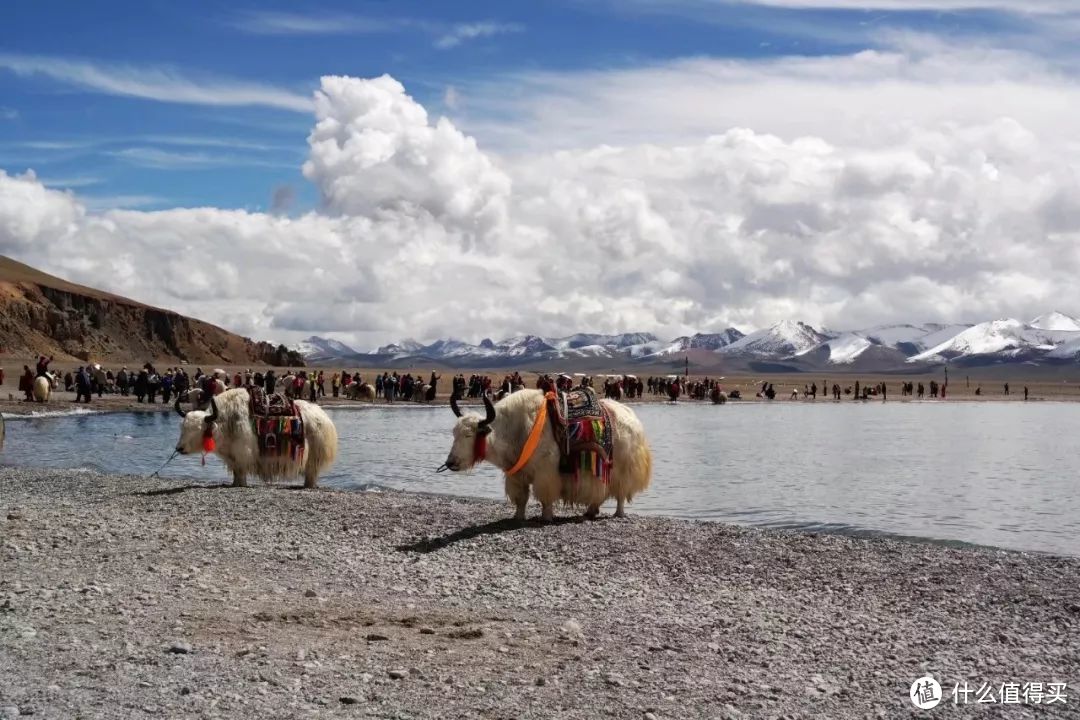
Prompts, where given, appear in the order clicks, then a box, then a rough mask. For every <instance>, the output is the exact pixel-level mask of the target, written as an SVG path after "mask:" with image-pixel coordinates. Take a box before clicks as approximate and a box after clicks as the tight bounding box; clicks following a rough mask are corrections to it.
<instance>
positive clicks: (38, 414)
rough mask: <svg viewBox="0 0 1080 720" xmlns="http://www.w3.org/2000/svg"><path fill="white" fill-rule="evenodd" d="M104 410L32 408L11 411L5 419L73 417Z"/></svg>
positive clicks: (99, 413)
mask: <svg viewBox="0 0 1080 720" xmlns="http://www.w3.org/2000/svg"><path fill="white" fill-rule="evenodd" d="M103 412H104V411H102V410H89V409H87V408H71V409H70V410H31V411H30V412H28V413H11V414H8V415H5V416H4V419H5V420H30V419H33V418H50V417H72V416H75V415H102V414H103Z"/></svg>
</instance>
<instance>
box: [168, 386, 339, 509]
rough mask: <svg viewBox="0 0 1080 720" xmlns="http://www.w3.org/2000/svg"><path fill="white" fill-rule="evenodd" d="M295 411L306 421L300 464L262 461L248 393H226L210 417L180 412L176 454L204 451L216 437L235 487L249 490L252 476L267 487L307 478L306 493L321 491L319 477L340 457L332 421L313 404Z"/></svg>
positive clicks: (278, 459) (214, 399) (300, 404)
mask: <svg viewBox="0 0 1080 720" xmlns="http://www.w3.org/2000/svg"><path fill="white" fill-rule="evenodd" d="M295 407H296V410H297V411H298V412H299V413H300V417H301V418H302V419H303V421H304V452H303V456H302V457H301V458H300V459H299V460H294V459H292V458H291V457H289V456H288V455H280V456H264V455H262V454H261V453H260V452H259V441H258V438H257V437H256V435H255V428H254V426H253V423H252V416H251V396H250V395H249V394H248V391H247V390H244V389H243V388H237V389H234V390H227V391H225V392H224V393H222V394H221V395H218V396H216V397H212V398H210V411H209V412H206V411H203V410H192V411H190V412H186V413H185V412H184V411H183V410H181V409H180V400H179V398H177V400H176V404H175V408H176V412H177V413H179V414H180V416H181V417H183V418H184V422H183V424H182V425H181V427H180V439H179V440H178V441H177V443H176V451H177V452H178V453H180V454H181V455H188V454H194V453H199V452H203V451H205V446H204V438H205V437H206V435H207V433H209V435H210V436H211V437H213V452H216V453H217V454H218V456H219V457H220V458H221V459H222V461H223V462H224V463H225V465H226V466H227V467H228V468H229V471H230V472H232V475H233V487H247V478H248V476H249V475H254V476H256V477H259V478H261V479H262V480H264V481H270V480H272V479H274V478H290V477H296V476H298V475H303V476H304V487H306V488H313V487H316V486H317V485H318V480H319V474H320V473H322V472H323V471H324V470H326V469H327V468H328V467H330V465H331V464H332V463H333V462H334V459H335V458H336V457H337V449H338V436H337V429H336V428H335V427H334V423H333V421H332V420H331V419H330V418H329V417H328V416H327V414H326V413H325V412H323V409H322V408H321V407H319V406H318V405H316V404H314V403H309V402H304V401H303V400H296V401H295Z"/></svg>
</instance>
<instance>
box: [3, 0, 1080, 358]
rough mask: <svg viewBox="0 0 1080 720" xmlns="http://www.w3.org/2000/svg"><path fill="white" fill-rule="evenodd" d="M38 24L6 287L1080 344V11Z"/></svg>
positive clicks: (638, 4) (588, 5)
mask: <svg viewBox="0 0 1080 720" xmlns="http://www.w3.org/2000/svg"><path fill="white" fill-rule="evenodd" d="M12 7H13V8H14V9H12V8H7V12H6V13H5V18H4V20H5V24H4V27H3V29H2V31H0V254H4V255H8V256H11V257H15V258H16V259H19V260H21V261H23V262H26V263H28V264H30V265H33V266H35V267H39V268H41V269H43V270H45V271H47V272H52V273H54V274H57V275H60V276H62V277H65V278H68V279H71V280H73V281H75V282H80V283H84V284H87V285H91V286H95V287H99V288H102V289H105V290H109V291H111V292H116V293H119V294H121V295H125V296H128V297H132V298H134V299H136V300H140V301H142V302H146V303H150V304H154V305H158V306H161V307H167V308H171V309H175V310H177V311H180V312H183V313H186V314H190V315H194V316H195V317H200V318H203V319H207V320H210V321H212V322H215V323H217V324H219V325H222V326H224V327H227V328H229V329H231V330H235V331H237V332H240V333H243V334H245V335H249V336H252V337H257V338H260V339H268V340H273V341H285V342H294V341H297V340H299V339H302V338H304V337H306V336H307V335H311V334H318V335H322V336H326V337H332V338H334V339H338V340H341V341H344V342H347V343H351V344H353V345H355V346H357V347H360V348H363V349H371V348H373V347H374V346H376V345H378V344H383V343H387V342H391V341H397V340H400V339H401V338H403V337H409V336H412V337H415V338H416V339H418V340H422V341H432V340H434V339H437V338H442V337H447V336H453V337H457V338H460V339H463V340H468V341H472V342H477V341H479V340H480V339H482V338H484V337H492V338H503V337H507V336H510V335H516V334H524V333H537V334H545V335H551V336H560V335H567V334H571V333H575V332H601V333H616V332H653V333H656V334H657V335H658V336H659V337H661V338H663V339H670V338H674V337H677V336H679V335H685V334H692V333H694V332H718V331H722V330H723V329H725V328H727V327H732V326H734V327H737V328H739V329H740V330H743V331H750V330H754V329H758V328H763V327H766V326H769V325H771V324H773V323H776V322H779V321H781V320H803V321H806V322H809V323H811V324H815V325H824V326H826V327H829V328H833V329H845V328H847V329H850V328H859V327H867V326H873V325H879V324H887V323H907V322H950V323H951V322H980V321H983V320H987V319H990V318H995V317H1020V318H1023V319H1030V318H1033V317H1035V316H1037V315H1040V314H1043V313H1045V312H1047V311H1048V310H1050V309H1055V308H1056V309H1059V310H1062V311H1064V312H1067V313H1070V314H1073V315H1077V314H1080V284H1077V283H1076V280H1075V279H1076V277H1077V275H1078V274H1080V251H1078V250H1077V248H1080V140H1078V139H1077V137H1076V133H1075V127H1076V120H1075V115H1076V108H1077V107H1080V83H1078V82H1077V79H1078V77H1080V73H1078V67H1080V64H1078V62H1077V60H1078V57H1080V52H1078V50H1077V47H1076V43H1075V37H1076V36H1077V35H1078V34H1080V7H1078V2H1077V0H562V1H561V2H543V3H540V2H453V3H451V2H430V3H421V2H389V1H380V2H348V3H346V2H341V1H338V2H333V1H327V2H319V3H295V2H293V3H284V2H281V3H259V4H256V3H251V4H249V5H243V4H236V3H219V2H182V3H181V2H164V1H162V0H152V1H147V0H143V1H141V2H103V3H87V2H83V1H81V0H80V1H79V2H75V1H71V2H48V1H42V2H34V3H29V2H26V3H14V4H12ZM309 136H310V138H311V140H310V141H309ZM28 171H32V172H33V174H29V173H28ZM571 258H573V259H574V260H575V262H573V263H569V262H566V260H568V259H571ZM147 268H154V269H155V270H158V269H159V271H155V272H147Z"/></svg>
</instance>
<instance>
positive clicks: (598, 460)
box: [566, 410, 614, 484]
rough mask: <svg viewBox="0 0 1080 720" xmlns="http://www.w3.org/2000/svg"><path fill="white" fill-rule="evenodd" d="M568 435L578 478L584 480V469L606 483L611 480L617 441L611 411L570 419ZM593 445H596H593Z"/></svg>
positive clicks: (571, 459)
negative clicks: (612, 425)
mask: <svg viewBox="0 0 1080 720" xmlns="http://www.w3.org/2000/svg"><path fill="white" fill-rule="evenodd" d="M566 435H567V438H568V439H569V440H570V447H571V449H572V450H571V455H570V462H571V467H572V468H573V471H574V480H575V481H577V480H580V479H581V476H582V474H583V473H584V474H587V475H589V476H591V477H595V478H599V479H600V481H601V482H602V483H604V484H607V483H609V482H611V458H612V456H613V451H614V447H613V445H614V443H613V440H612V435H611V418H610V417H609V416H608V413H607V411H606V410H604V411H602V415H601V417H587V418H582V419H580V420H573V421H571V422H569V423H567V425H566ZM590 445H591V446H593V448H595V449H589V446H590ZM582 446H585V447H582ZM601 448H602V450H601Z"/></svg>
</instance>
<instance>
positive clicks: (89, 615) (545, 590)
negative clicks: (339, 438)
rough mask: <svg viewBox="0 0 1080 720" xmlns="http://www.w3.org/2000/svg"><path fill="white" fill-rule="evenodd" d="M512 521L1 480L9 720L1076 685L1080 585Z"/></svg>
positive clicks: (473, 505) (860, 542)
mask: <svg viewBox="0 0 1080 720" xmlns="http://www.w3.org/2000/svg"><path fill="white" fill-rule="evenodd" d="M532 514H534V513H531V515H532ZM508 515H509V510H508V508H507V507H506V506H505V505H503V504H501V503H494V502H485V501H481V500H467V499H459V498H450V497H437V496H422V495H413V494H407V493H399V492H385V493H355V492H335V491H329V490H320V491H314V492H311V491H306V492H305V491H294V490H287V489H281V488H266V487H260V488H253V489H250V490H233V489H207V488H203V487H189V486H185V485H183V484H181V483H178V482H176V481H146V480H142V479H137V478H130V477H116V476H104V475H97V474H93V473H74V472H71V471H41V470H30V469H3V470H0V538H2V540H0V568H2V572H0V678H4V681H3V682H0V717H5V715H4V713H8V714H10V713H11V712H12V711H13V708H18V709H19V711H22V712H26V711H30V712H33V716H34V717H43V718H70V717H78V716H83V717H105V718H128V717H144V716H145V717H154V716H161V717H223V718H224V717H228V718H269V717H404V718H437V717H485V718H510V717H523V718H541V717H563V718H594V717H597V716H601V717H617V718H623V717H625V718H650V717H655V718H697V717H702V718H704V717H710V718H712V717H721V718H723V717H769V718H772V717H777V718H779V717H829V718H866V717H890V718H891V717H906V716H909V714H910V713H909V711H910V710H912V709H913V708H912V706H911V704H910V701H909V700H908V689H909V686H910V684H911V682H912V681H913V680H914V679H915V678H917V677H919V676H921V675H923V674H926V673H927V672H929V673H931V674H933V675H934V676H935V677H937V678H938V679H939V680H940V681H941V682H942V685H943V686H945V687H946V694H947V695H949V693H950V692H951V688H952V685H953V683H956V682H960V681H963V680H966V681H967V682H968V683H969V684H974V685H976V686H978V685H979V684H981V683H984V682H993V683H997V684H1000V683H1002V682H1019V683H1023V682H1047V683H1048V682H1068V683H1069V684H1070V685H1072V686H1077V685H1080V643H1078V642H1077V638H1078V637H1080V582H1078V581H1080V560H1078V559H1071V558H1060V557H1054V556H1042V555H1026V554H1021V553H1014V552H1006V551H993V550H984V549H956V548H947V547H942V546H937V545H927V544H916V543H905V542H900V541H895V540H885V539H869V540H868V539H856V538H848V537H839V536H829V535H805V534H797V533H786V532H773V531H762V530H755V529H744V528H736V527H732V526H727V525H720V524H715V523H693V522H686V521H677V520H669V519H663V518H645V517H631V518H630V519H629V520H627V521H617V520H610V519H608V520H603V521H600V522H595V523H579V522H574V521H564V522H559V523H557V524H555V525H552V526H546V527H540V526H536V525H533V524H528V525H526V526H524V527H515V526H513V525H512V524H510V523H508V522H506V521H505V519H506V518H507V516H508ZM1070 689H1072V688H1070ZM950 697H951V696H950ZM950 697H947V698H946V701H947V703H948V704H951V699H950ZM1078 703H1080V698H1075V697H1074V698H1070V700H1069V701H1068V703H1067V704H1066V705H1062V704H1054V705H1046V704H1042V705H1029V706H1004V705H982V706H981V707H980V709H981V710H983V711H984V712H983V713H980V716H998V717H1039V718H1043V717H1070V716H1075V715H1076V710H1075V708H1076V705H1077V704H1078ZM955 710H957V708H942V709H940V710H938V711H937V712H946V713H947V712H949V711H955ZM969 710H971V711H974V710H975V708H969Z"/></svg>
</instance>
